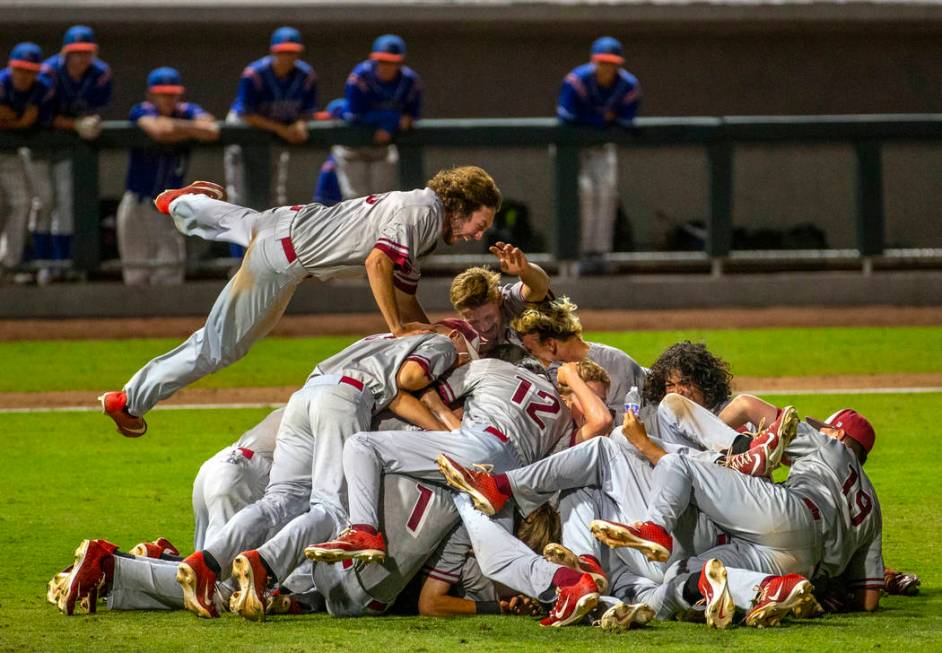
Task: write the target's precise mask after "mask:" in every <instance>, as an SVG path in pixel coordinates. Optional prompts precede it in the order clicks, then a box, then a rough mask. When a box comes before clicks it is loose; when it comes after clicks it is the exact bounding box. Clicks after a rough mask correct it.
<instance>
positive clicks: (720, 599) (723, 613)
mask: <svg viewBox="0 0 942 653" xmlns="http://www.w3.org/2000/svg"><path fill="white" fill-rule="evenodd" d="M697 589H699V590H700V594H702V595H703V600H704V601H705V602H706V609H705V610H704V613H703V614H704V617H705V618H706V623H707V626H709V627H711V628H717V629H719V630H723V629H725V628H727V627H728V626H729V624H730V623H732V621H733V613H734V612H735V611H736V606H735V604H734V603H733V597H732V596H731V595H730V593H729V585H728V583H727V581H726V567H725V566H724V565H723V563H722V562H720V561H719V560H717V559H716V558H711V559H710V560H707V561H706V564H704V565H703V570H702V571H701V572H700V581H699V582H698V583H697Z"/></svg>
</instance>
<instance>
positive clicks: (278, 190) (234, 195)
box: [223, 111, 291, 247]
mask: <svg viewBox="0 0 942 653" xmlns="http://www.w3.org/2000/svg"><path fill="white" fill-rule="evenodd" d="M226 124H227V125H244V124H245V123H244V122H243V121H242V119H241V118H239V116H238V115H236V114H235V113H233V112H231V111H230V112H229V114H228V115H227V116H226ZM272 149H273V152H272V156H273V161H272V181H273V182H274V187H275V205H276V206H284V205H285V204H287V203H288V164H289V163H290V162H291V153H290V151H289V150H288V149H287V148H285V147H277V146H276V147H274V148H272ZM223 168H224V169H225V174H226V194H227V195H228V197H229V201H230V202H232V203H233V204H244V203H245V199H246V197H245V191H246V189H245V165H244V164H243V161H242V147H241V146H239V145H229V146H227V147H226V148H225V149H224V150H223ZM243 247H244V245H243Z"/></svg>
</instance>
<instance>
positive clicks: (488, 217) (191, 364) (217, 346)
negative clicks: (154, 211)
mask: <svg viewBox="0 0 942 653" xmlns="http://www.w3.org/2000/svg"><path fill="white" fill-rule="evenodd" d="M223 197H224V191H223V189H222V187H220V186H217V185H216V184H211V183H207V182H196V183H193V184H190V185H189V186H187V187H186V188H182V189H177V190H172V191H166V192H164V193H163V194H162V195H161V196H160V197H159V198H158V199H157V200H156V204H157V208H158V209H159V210H160V211H161V212H163V213H168V214H170V215H171V217H172V218H173V220H174V222H175V223H176V225H177V228H178V229H179V230H180V231H181V232H183V233H184V234H186V235H195V236H200V237H202V238H205V239H208V240H223V241H228V242H234V243H237V244H240V245H243V246H248V250H247V251H246V253H245V258H244V260H243V261H242V266H241V267H240V268H239V271H238V272H237V273H236V275H235V276H234V277H233V278H232V279H231V280H230V281H229V283H228V284H227V285H226V287H225V288H224V289H223V291H222V293H221V294H220V295H219V297H218V298H217V300H216V303H215V304H214V305H213V307H212V309H211V310H210V313H209V316H208V317H207V320H206V325H205V326H204V327H203V328H201V329H200V330H199V331H196V332H195V333H194V334H193V335H192V336H190V338H189V339H188V340H186V341H185V342H184V343H182V344H181V345H179V346H178V347H176V348H175V349H173V350H172V351H170V352H167V353H166V354H163V355H162V356H159V357H157V358H155V359H153V360H152V361H150V362H149V363H147V365H145V366H144V367H143V368H141V369H140V370H139V371H138V372H137V373H136V374H135V375H134V376H133V377H132V378H131V380H130V381H128V383H127V384H126V385H125V387H124V389H123V390H122V391H120V392H107V393H105V394H103V395H102V396H101V398H100V399H101V403H102V408H103V410H104V412H105V413H106V414H108V415H109V416H111V418H112V419H114V421H115V423H116V424H117V426H118V431H119V432H120V433H122V434H124V435H126V436H130V437H137V436H140V435H143V434H144V433H145V432H146V430H147V424H146V423H145V421H144V418H143V416H144V414H145V413H146V412H147V411H149V410H150V409H151V408H153V407H154V405H156V404H157V402H159V401H162V400H164V399H166V398H168V397H170V396H171V395H173V394H174V393H175V392H176V391H177V390H179V389H181V388H183V387H185V386H187V385H189V384H191V383H193V382H195V381H197V380H199V379H201V378H202V377H204V376H206V375H207V374H210V373H212V372H215V371H216V370H219V369H222V368H223V367H226V366H228V365H231V364H232V363H234V362H235V361H237V360H239V359H240V358H242V357H243V356H244V355H245V354H246V353H248V351H249V349H250V348H251V347H252V345H253V344H254V343H255V341H257V340H258V339H260V338H262V337H264V336H265V335H266V334H267V333H268V332H269V331H270V330H271V329H272V327H274V326H275V324H276V323H277V322H278V320H279V319H280V318H281V315H282V314H283V313H284V310H285V308H286V307H287V305H288V302H289V301H290V300H291V297H292V295H293V294H294V291H295V289H296V288H297V286H298V284H300V283H301V282H302V281H303V280H304V279H306V278H307V277H309V276H316V277H318V278H320V279H329V278H332V277H335V276H338V275H344V274H349V273H354V274H358V273H361V272H362V270H363V269H364V268H365V270H366V274H367V277H368V278H369V281H370V287H371V289H372V291H373V296H374V298H375V299H376V303H377V305H378V306H379V309H380V312H381V313H382V314H383V318H384V319H385V320H386V324H387V325H388V326H389V330H390V332H391V333H393V335H396V336H401V335H404V334H407V333H412V332H416V331H422V330H427V329H428V324H427V323H428V321H429V320H428V317H427V316H426V314H425V311H424V310H423V309H422V306H421V305H420V304H419V302H418V300H417V299H416V296H415V292H416V289H417V287H418V282H419V277H420V263H421V260H422V259H423V258H424V257H426V256H428V255H429V254H430V253H431V252H432V251H433V250H434V249H435V246H436V244H437V243H438V241H439V239H441V240H442V241H443V242H445V243H446V244H449V245H450V244H454V243H455V242H456V241H458V240H469V239H474V240H480V238H481V237H482V236H483V234H484V232H485V231H486V230H487V229H488V228H489V227H490V226H491V224H492V223H493V221H494V213H495V211H497V209H498V208H500V202H501V196H500V191H499V190H498V188H497V185H496V184H495V183H494V180H493V179H491V177H490V175H488V174H487V173H486V172H485V171H484V170H482V169H480V168H477V167H473V166H468V167H462V168H453V169H450V170H442V171H440V172H439V173H438V174H436V175H435V176H434V177H432V179H430V180H429V181H428V187H427V188H425V189H423V190H415V191H409V192H392V193H385V194H382V195H370V196H369V197H366V198H362V199H357V200H349V201H347V202H341V203H340V204H337V205H335V206H332V207H325V206H322V205H320V204H308V205H306V206H300V205H298V206H292V207H287V206H285V207H278V208H274V209H270V210H268V211H265V212H262V213H259V212H256V211H253V210H252V209H247V208H244V207H240V206H235V205H232V204H227V203H226V202H223V201H221V200H222V199H223Z"/></svg>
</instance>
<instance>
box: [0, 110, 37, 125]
mask: <svg viewBox="0 0 942 653" xmlns="http://www.w3.org/2000/svg"><path fill="white" fill-rule="evenodd" d="M38 117H39V109H37V108H36V107H30V108H29V109H27V110H26V111H24V112H23V115H21V116H20V117H19V118H17V117H16V116H15V114H13V112H12V111H11V112H10V113H8V114H4V115H2V116H0V129H29V128H30V127H32V126H33V125H34V124H35V123H36V119H37V118H38Z"/></svg>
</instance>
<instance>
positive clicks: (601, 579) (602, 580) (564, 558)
mask: <svg viewBox="0 0 942 653" xmlns="http://www.w3.org/2000/svg"><path fill="white" fill-rule="evenodd" d="M543 557H544V558H545V559H546V560H547V561H549V562H552V563H553V564H557V565H562V566H563V567H569V568H570V569H575V570H576V571H581V572H583V573H586V574H589V575H590V576H592V578H593V579H594V580H595V584H596V586H598V590H599V592H601V593H602V594H604V593H605V592H606V591H607V590H608V577H607V576H606V575H605V570H604V569H602V567H600V566H599V564H598V563H597V562H596V561H595V560H594V559H593V558H591V557H589V556H587V555H581V556H578V557H577V556H576V554H575V553H573V552H572V551H571V550H569V549H567V548H566V547H564V546H563V545H562V544H557V543H555V542H550V543H549V544H547V545H546V546H545V547H543Z"/></svg>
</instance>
